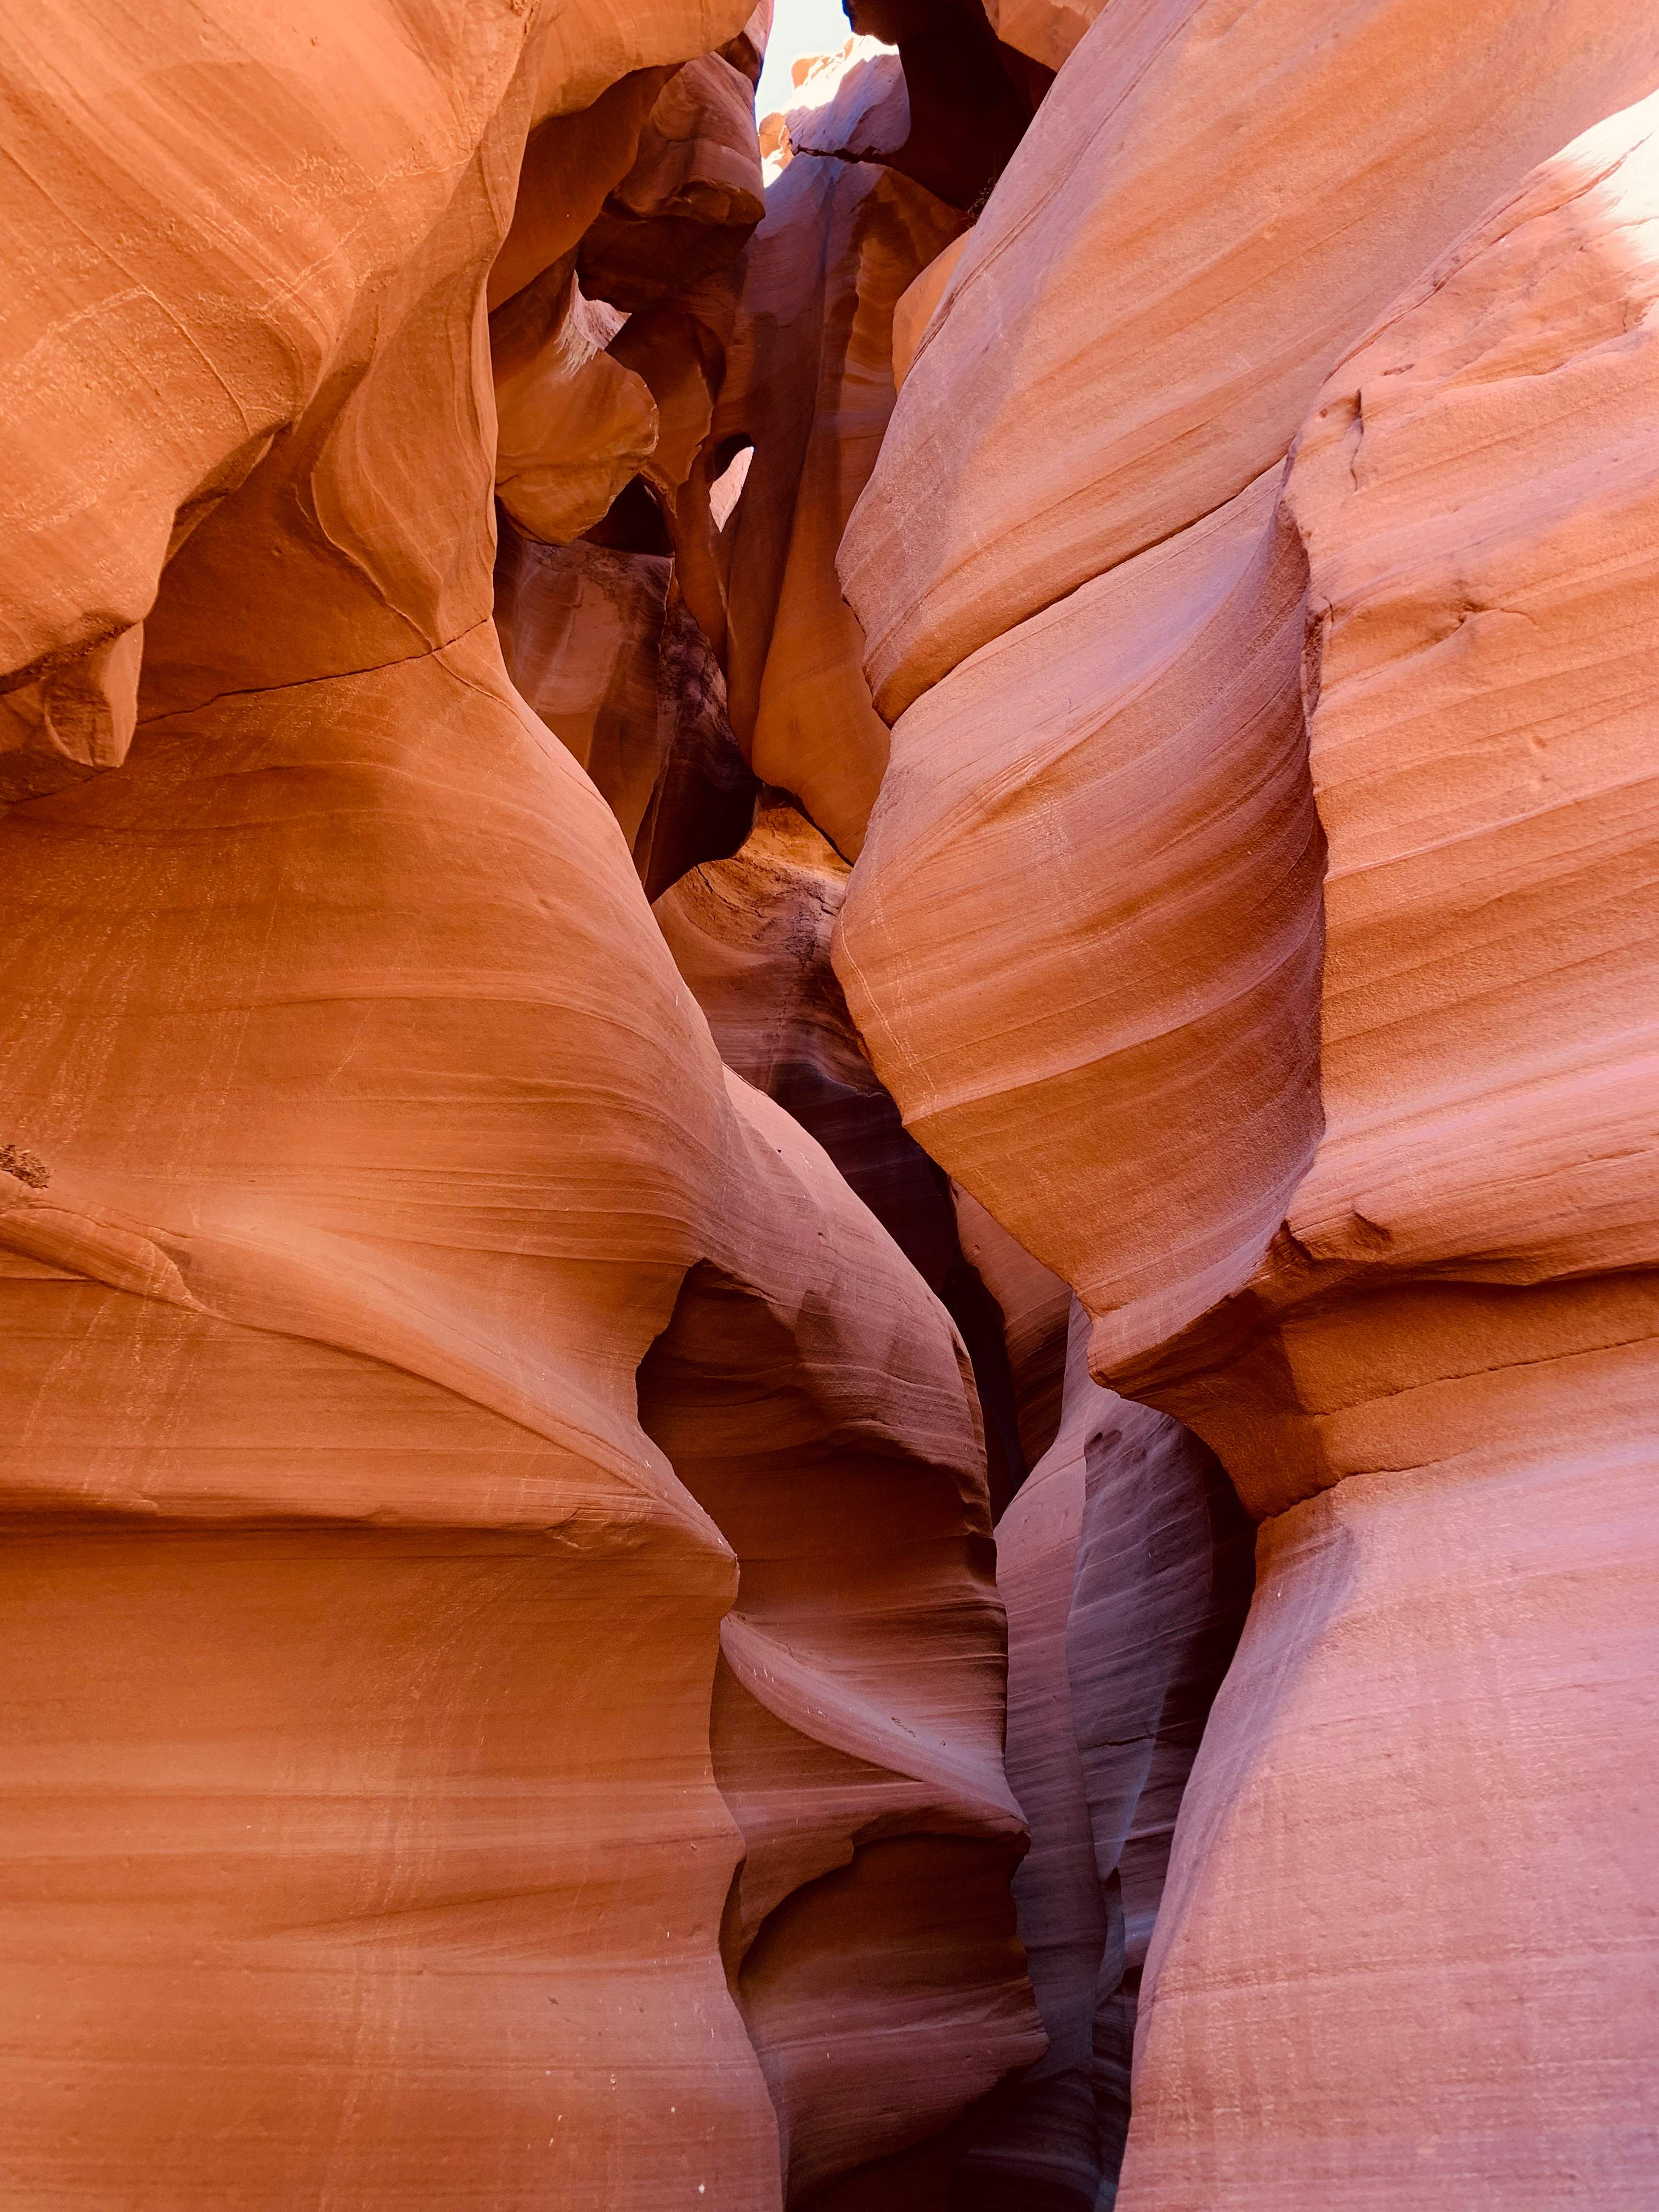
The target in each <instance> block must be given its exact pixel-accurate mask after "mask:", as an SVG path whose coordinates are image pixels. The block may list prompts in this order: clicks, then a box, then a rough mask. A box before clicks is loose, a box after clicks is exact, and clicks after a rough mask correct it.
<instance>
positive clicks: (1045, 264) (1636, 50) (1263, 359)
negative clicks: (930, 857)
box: [841, 0, 1659, 720]
mask: <svg viewBox="0 0 1659 2212" xmlns="http://www.w3.org/2000/svg"><path fill="white" fill-rule="evenodd" d="M1429 54H1432V55H1433V58H1434V60H1433V66H1432V67H1431V68H1430V67H1425V57H1426V56H1428V55H1429ZM1656 81H1659V26H1656V23H1655V21H1654V19H1653V17H1652V16H1651V15H1650V14H1648V13H1646V12H1645V11H1644V10H1641V9H1632V8H1629V7H1627V6H1626V5H1625V4H1624V0H1574V4H1573V5H1571V6H1570V7H1564V8H1559V9H1547V10H1544V11H1532V10H1517V9H1516V8H1515V7H1514V6H1513V5H1512V4H1510V0H1477V4H1474V5H1471V6H1468V7H1462V8H1459V9H1455V10H1448V9H1445V8H1444V7H1443V5H1441V4H1440V0H1353V4H1352V5H1349V6H1346V7H1342V8H1338V9H1335V10H1334V11H1332V10H1328V9H1327V10H1323V11H1322V12H1321V13H1320V15H1318V17H1317V19H1316V20H1314V21H1310V17H1309V15H1308V13H1307V10H1306V9H1305V8H1304V7H1303V6H1302V5H1300V0H1274V4H1273V5H1271V6H1267V7H1255V8H1251V9H1247V10H1246V11H1244V13H1243V14H1242V15H1241V14H1240V13H1239V12H1238V10H1237V8H1236V7H1234V6H1233V5H1232V0H1158V4H1151V3H1150V0H1149V4H1146V5H1141V6H1137V7H1135V8H1134V9H1133V10H1129V11H1125V10H1124V9H1109V10H1108V11H1106V12H1105V13H1104V14H1103V15H1101V16H1099V17H1097V20H1096V22H1095V24H1094V26H1093V27H1092V29H1091V31H1090V33H1088V34H1087V35H1086V36H1085V39H1084V40H1083V42H1082V43H1081V45H1080V46H1079V47H1078V49H1077V51H1076V52H1075V53H1074V54H1073V56H1072V58H1071V59H1070V60H1069V61H1068V62H1067V63H1066V66H1065V68H1064V70H1062V71H1061V73H1060V77H1059V79H1057V80H1056V82H1055V84H1054V89H1053V91H1052V93H1051V94H1049V95H1048V99H1047V100H1045V101H1044V103H1043V106H1042V112H1041V118H1040V122H1039V125H1038V127H1037V128H1036V129H1035V130H1033V131H1030V132H1029V133H1028V134H1027V136H1026V137H1025V138H1024V141H1023V143H1021V145H1020V146H1019V149H1018V151H1017V152H1016V154H1015V155H1014V156H1013V159H1012V162H1011V164H1010V166H1009V167H1008V170H1007V173H1006V176H1005V177H1004V178H1003V179H1002V181H1001V183H1000V185H999V186H998V188H997V190H996V191H995V192H994V194H993V196H992V198H991V202H990V204H988V205H987V208H986V210H985V212H984V214H983V215H982V216H981V218H980V220H979V222H977V223H976V225H975V230H974V242H973V246H972V247H971V249H970V250H969V252H968V253H967V254H966V255H965V256H964V258H963V263H962V265H961V267H960V268H959V270H958V271H957V278H956V282H955V284H954V286H953V290H952V299H951V311H950V314H949V318H948V320H947V322H946V324H945V327H944V328H943V329H942V330H941V331H939V333H938V334H937V336H936V337H935V338H934V339H933V342H932V343H930V344H929V345H928V346H927V348H926V349H925V350H924V352H923V354H922V355H921V358H920V359H919V361H918V362H916V363H915V366H914V368H913V369H912V372H911V374H910V375H909V377H908V379H907V380H906V383H905V388H904V392H903V396H902V399H901V401H900V403H899V405H898V408H897V410H896V413H895V416H894V421H893V427H892V431H891V434H890V436H889V438H888V439H887V441H886V442H885V444H884V448H883V453H882V461H881V465H880V467H879V469H878V471H876V473H875V475H874V476H873V477H872V482H871V484H870V487H869V489H868V491H867V492H866V495H865V497H864V498H863V500H862V501H861V502H860V507H859V511H858V513H857V514H856V516H855V517H854V520H853V522H852V525H851V526H850V528H849V530H848V534H847V538H846V542H845V544H844V546H843V548H842V556H841V570H842V579H843V580H844V582H845V584H846V586H847V592H848V599H849V601H850V602H851V604H852V606H853V609H854V612H855V613H856V614H857V615H858V617H859V618H860V621H861V622H862V623H863V624H864V627H865V630H866V635H867V637H868V639H869V656H868V660H867V664H866V665H867V671H868V673H869V676H870V680H871V686H872V691H873V694H874V696H875V699H876V702H877V705H878V707H879V708H880V709H881V711H882V713H883V714H884V715H885V716H886V717H887V718H888V720H893V719H894V718H896V716H897V715H898V714H900V713H901V712H902V710H903V708H906V707H908V705H910V704H911V702H913V701H914V700H915V699H916V698H917V697H918V696H920V695H921V693H922V692H923V691H924V690H927V687H928V686H929V685H930V684H936V683H937V682H938V681H939V678H941V677H942V676H944V675H945V674H946V673H947V672H948V671H950V670H951V668H953V667H955V666H957V664H958V663H960V662H961V661H962V660H963V659H965V658H966V657H967V656H968V655H969V653H972V652H974V651H975V649H976V648H977V647H980V646H982V645H984V644H986V643H987V641H989V640H991V639H993V638H995V637H997V636H999V635H1001V634H1002V633H1003V632H1005V631H1006V630H1007V629H1010V628H1012V625H1013V624H1014V623H1017V622H1018V621H1020V620H1021V619H1022V618H1023V617H1026V616H1028V615H1030V614H1033V613H1035V612H1036V611H1037V610H1039V609H1040V608H1042V607H1045V606H1048V605H1050V604H1052V603H1053V602H1054V600H1056V599H1060V597H1061V596H1062V595H1063V594H1064V593H1066V592H1071V591H1073V590H1075V589H1076V587H1077V586H1079V584H1082V583H1085V581H1087V580H1088V579H1090V578H1091V577H1093V576H1097V575H1099V574H1101V573H1102V571H1103V570H1104V569H1106V568H1109V567H1111V566H1112V565H1113V564H1114V563H1115V562H1121V561H1124V560H1126V559H1127V558H1128V557H1129V556H1132V555H1133V554H1135V553H1137V552H1139V551H1142V550H1145V549H1146V548H1147V547H1149V546H1152V545H1155V544H1159V543H1161V542H1162V541H1164V539H1166V538H1169V537H1170V535H1171V534H1172V533H1173V532H1176V531H1179V530H1181V529H1182V528H1184V527H1186V526H1188V525H1189V524H1191V523H1193V522H1194V521H1196V520H1198V518H1199V517H1200V516H1201V515H1204V514H1206V513H1211V512H1212V511H1213V510H1214V509H1216V508H1218V507H1220V506H1221V505H1222V504H1223V503H1224V502H1225V501H1226V500H1228V499H1230V498H1231V497H1232V496H1234V495H1236V494H1237V493H1238V492H1239V491H1241V490H1242V489H1243V487H1244V486H1245V485H1247V484H1248V483H1250V482H1251V481H1252V479H1253V478H1255V477H1257V476H1258V475H1260V473H1261V471H1262V470H1263V469H1265V468H1267V467H1268V466H1269V465H1271V464H1273V462H1275V461H1276V460H1278V459H1279V456H1280V455H1281V454H1282V453H1284V451H1285V447H1286V446H1287V445H1288V443H1289V442H1290V440H1291V436H1292V435H1293V434H1294V433H1295V430H1296V428H1297V424H1298V423H1299V422H1300V421H1301V420H1302V418H1303V416H1304V414H1305V413H1306V411H1307V409H1308V406H1309V404H1310V401H1311V400H1312V398H1313V395H1314V393H1315V392H1316V391H1317V389H1318V387H1319V385H1320V383H1321V381H1322V379H1323V377H1324V375H1325V374H1326V372H1327V370H1328V368H1329V367H1330V366H1331V364H1332V362H1333V361H1334V359H1335V358H1336V357H1337V356H1339V355H1340V353H1341V352H1343V351H1344V350H1345V349H1346V347H1347V346H1349V345H1351V344H1352V343H1354V341H1355V340H1357V339H1358V338H1359V337H1362V336H1363V335H1364V331H1365V329H1366V326H1367V325H1368V324H1369V323H1370V321H1371V320H1372V319H1373V318H1374V317H1375V316H1376V315H1377V314H1379V313H1382V312H1383V310H1384V309H1385V308H1386V307H1388V305H1389V301H1391V300H1392V299H1393V297H1394V296H1395V294H1396V293H1397V292H1398V291H1399V290H1400V289H1401V287H1402V286H1403V285H1405V284H1407V283H1410V282H1412V281H1413V279H1414V278H1415V277H1416V276H1418V275H1419V273H1420V272H1421V271H1422V270H1424V269H1425V268H1426V267H1427V266H1428V264H1430V263H1431V262H1432V261H1433V260H1434V259H1435V258H1436V257H1437V255H1438V254H1439V253H1440V252H1442V251H1443V249H1444V248H1445V247H1446V246H1449V245H1450V243H1451V242H1452V240H1455V238H1456V237H1457V236H1458V234H1459V233H1460V232H1462V230H1463V229H1464V228H1466V227H1467V226H1468V224H1469V223H1471V222H1474V221H1476V220H1477V219H1478V218H1479V217H1480V215H1481V213H1482V212H1483V210H1485V209H1486V206H1487V204H1488V203H1489V202H1490V201H1491V200H1492V198H1493V197H1494V196H1495V195H1496V194H1497V193H1498V192H1499V191H1504V190H1505V189H1507V188H1508V187H1509V186H1510V185H1513V184H1515V183H1516V182H1518V180H1519V179H1520V178H1521V176H1522V174H1523V173H1525V171H1526V170H1527V169H1528V167H1530V166H1531V165H1532V164H1533V163H1534V161H1538V160H1540V159H1541V158H1542V157H1543V156H1544V155H1548V154H1551V153H1553V152H1554V151H1555V149H1557V148H1558V147H1559V146H1561V145H1562V144H1564V143H1565V141H1566V140H1567V139H1568V138H1570V137H1572V135H1573V134H1574V132H1575V131H1579V130H1582V129H1583V128H1584V127H1585V126H1586V125H1589V124H1590V123H1592V122H1594V121H1595V119H1596V118H1598V117H1601V116H1603V115H1605V114H1606V113H1607V112H1608V111H1609V110H1610V109H1612V108H1614V107H1617V106H1620V104H1622V103H1623V102H1624V101H1626V100H1631V99H1632V98H1634V97H1636V96H1637V95H1638V94H1641V93H1644V92H1646V91H1648V90H1649V89H1650V88H1651V87H1652V86H1653V84H1654V83H1655V82H1656ZM1499 83H1501V84H1502V86H1503V97H1502V98H1501V99H1498V98H1493V97H1492V96H1491V88H1492V87H1493V86H1494V85H1497V84H1499ZM1197 179H1202V180H1203V182H1202V189H1201V190H1200V189H1198V188H1197V186H1196V182H1195V180H1197Z"/></svg>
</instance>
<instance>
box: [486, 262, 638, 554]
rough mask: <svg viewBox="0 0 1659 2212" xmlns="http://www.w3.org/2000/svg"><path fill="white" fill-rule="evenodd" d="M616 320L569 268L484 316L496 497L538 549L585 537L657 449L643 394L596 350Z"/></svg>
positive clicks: (561, 267)
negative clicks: (539, 545) (540, 545)
mask: <svg viewBox="0 0 1659 2212" xmlns="http://www.w3.org/2000/svg"><path fill="white" fill-rule="evenodd" d="M622 320H623V318H622V317H621V316H620V315H618V314H617V313H615V312H614V311H613V310H611V309H610V308H607V307H603V306H601V305H599V304H598V303H596V302H594V301H588V300H586V299H584V298H583V296H582V293H581V288H580V284H579V283H578V282H577V280H576V276H575V275H574V271H573V270H571V269H570V267H569V264H568V262H560V263H557V264H555V266H554V267H553V268H552V269H550V270H548V271H547V272H546V273H545V275H544V276H542V277H539V278H538V280H537V281H536V282H535V283H532V284H529V285H526V287H525V289H524V290H523V291H521V292H520V293H518V294H517V295H515V296H514V297H513V299H512V300H510V301H508V302H507V305H506V306H505V307H498V308H497V309H496V310H495V313H494V314H493V315H492V316H491V317H490V329H489V337H490V358H491V362H492V365H493V368H494V371H495V491H496V495H497V497H498V498H499V499H500V501H501V504H502V506H503V507H506V509H507V513H509V514H510V515H511V516H512V517H513V520H514V521H515V522H516V523H517V524H518V525H519V526H520V529H521V530H525V531H527V532H529V534H530V535H531V537H532V538H540V539H541V540H542V541H543V542H544V543H545V544H552V545H562V544H566V543H567V542H568V540H569V539H571V538H576V537H579V536H580V534H581V532H583V531H584V530H587V529H591V528H592V525H593V524H594V523H596V522H598V521H599V520H600V519H601V517H602V516H604V515H605V513H607V512H608V511H609V509H610V507H611V502H612V501H614V500H615V498H616V496H617V493H618V492H619V491H620V490H621V489H622V488H623V485H624V484H625V483H629V480H630V479H631V478H632V477H635V476H637V475H638V473H639V471H640V468H641V465H642V464H643V462H644V461H645V460H646V459H647V456H648V455H649V454H650V453H651V452H652V451H653V448H654V447H655V446H656V443H657V434H658V423H657V409H656V403H655V401H654V400H653V398H652V395H651V389H650V386H648V385H647V383H646V382H645V381H644V380H643V379H642V378H640V377H638V376H635V374H633V373H632V371H631V370H629V369H628V368H624V367H623V364H622V363H621V362H617V361H613V360H612V359H611V356H610V355H609V354H608V353H607V352H606V351H605V347H606V346H607V345H608V344H609V343H610V342H611V339H612V338H613V337H615V336H616V335H617V328H618V326H619V325H620V324H621V322H622Z"/></svg>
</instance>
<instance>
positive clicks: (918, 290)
mask: <svg viewBox="0 0 1659 2212" xmlns="http://www.w3.org/2000/svg"><path fill="white" fill-rule="evenodd" d="M972 235H973V233H972V232H971V231H966V230H965V231H963V234H962V235H961V237H960V238H953V239H952V240H951V243H950V244H949V245H948V246H946V247H945V251H944V252H943V253H940V254H939V255H937V256H936V257H935V258H933V260H932V261H930V262H929V263H928V264H927V267H926V268H925V269H924V270H922V272H921V276H917V277H915V279H914V280H913V281H912V282H911V283H909V284H908V285H907V286H906V287H905V289H904V290H903V291H902V293H901V294H900V295H899V302H898V305H897V306H896V307H895V308H894V310H893V385H894V388H895V390H898V389H900V388H902V386H903V383H904V380H905V378H906V377H907V376H908V374H910V364H911V362H913V361H914V360H915V357H916V348H917V347H918V346H919V345H920V344H921V340H922V334H923V332H924V331H926V330H927V326H928V325H929V323H930V322H931V321H932V320H933V315H934V313H935V312H936V310H937V309H938V307H939V303H940V301H942V300H943V299H944V297H945V288H946V286H947V285H948V284H949V283H950V282H951V277H952V276H954V274H955V273H956V268H957V263H958V262H959V261H960V260H961V259H962V256H963V249H964V248H965V246H967V243H968V240H969V238H970V237H972Z"/></svg>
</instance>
